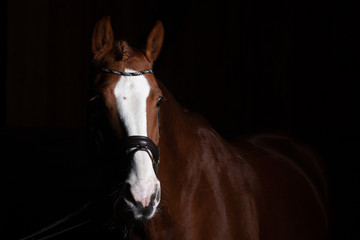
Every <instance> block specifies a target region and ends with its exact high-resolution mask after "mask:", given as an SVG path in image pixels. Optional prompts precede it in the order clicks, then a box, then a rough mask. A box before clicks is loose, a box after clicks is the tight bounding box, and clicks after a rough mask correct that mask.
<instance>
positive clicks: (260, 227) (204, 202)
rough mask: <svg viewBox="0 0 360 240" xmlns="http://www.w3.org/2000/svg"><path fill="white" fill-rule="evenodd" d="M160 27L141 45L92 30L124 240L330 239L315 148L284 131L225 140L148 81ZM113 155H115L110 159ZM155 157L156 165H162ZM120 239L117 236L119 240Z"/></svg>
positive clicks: (104, 138)
mask: <svg viewBox="0 0 360 240" xmlns="http://www.w3.org/2000/svg"><path fill="white" fill-rule="evenodd" d="M164 35H165V31H164V26H163V24H162V22H161V21H157V22H156V23H155V24H154V27H153V28H152V29H151V31H150V33H149V34H148V37H147V39H146V41H145V43H144V44H143V46H140V47H138V46H137V47H135V46H131V45H130V44H129V43H128V42H127V41H125V40H117V39H114V31H113V28H112V25H111V20H110V17H109V16H106V17H103V18H102V19H100V20H99V21H98V22H97V23H96V24H95V27H94V30H93V34H92V40H91V50H92V54H93V59H92V67H93V69H94V74H93V77H92V89H93V94H92V96H91V99H90V102H96V101H99V104H97V105H96V106H98V108H99V109H102V110H101V111H99V112H98V115H100V117H101V119H102V120H101V121H99V122H101V124H98V125H97V126H98V127H94V133H95V134H96V137H97V139H98V142H99V145H101V146H106V147H100V149H102V151H108V152H113V153H116V154H109V155H108V156H111V157H114V158H115V160H114V159H113V160H114V161H115V162H117V164H118V167H114V166H112V167H110V168H111V169H112V170H113V171H114V173H116V174H118V176H117V177H116V179H117V181H120V179H121V183H120V184H119V185H118V188H119V189H118V190H119V191H118V194H117V195H116V198H115V200H114V215H117V216H118V217H119V219H121V221H119V222H121V224H123V226H126V227H124V228H123V229H125V231H123V236H122V237H123V238H124V239H192V240H196V239H248V240H258V239H261V240H268V239H276V240H283V239H284V240H285V239H286V240H288V239H292V240H293V239H307V240H311V239H314V240H315V239H316V240H319V239H327V237H328V235H329V234H328V228H329V227H328V225H329V223H328V214H327V197H326V175H325V170H324V166H323V163H322V162H321V159H320V158H319V157H318V156H317V155H316V154H315V153H314V151H313V150H312V149H311V147H309V146H307V145H306V144H303V143H301V142H300V141H298V140H296V139H295V138H292V137H289V136H287V135H285V134H267V133H264V134H256V135H252V136H248V137H243V138H241V139H239V140H238V141H234V142H229V141H227V140H225V139H224V138H222V137H221V136H220V135H219V134H218V133H217V132H216V131H215V130H214V129H213V128H212V127H211V125H210V124H209V122H208V121H207V120H205V119H204V118H203V117H202V116H201V115H200V114H197V113H193V112H191V111H189V110H187V109H186V108H183V107H182V106H181V105H180V104H179V103H178V102H177V101H176V99H175V97H174V96H173V95H172V94H171V93H170V92H169V90H168V89H167V88H166V87H165V86H164V84H163V83H162V82H160V81H159V80H158V79H156V77H155V76H154V72H153V65H154V62H155V61H156V59H157V58H158V56H159V54H160V50H161V47H162V44H163V41H164ZM115 156H118V157H115ZM160 159H161V161H160ZM119 237H121V236H119Z"/></svg>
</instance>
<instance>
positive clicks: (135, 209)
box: [124, 199, 157, 221]
mask: <svg viewBox="0 0 360 240" xmlns="http://www.w3.org/2000/svg"><path fill="white" fill-rule="evenodd" d="M124 200H125V202H126V204H127V205H128V207H130V209H131V212H132V213H133V214H132V215H133V217H134V220H141V221H147V220H150V219H151V218H153V217H154V215H155V213H156V208H157V206H153V205H149V206H146V207H143V206H142V205H141V204H136V205H137V206H135V205H134V204H133V203H132V202H130V201H128V200H126V199H124Z"/></svg>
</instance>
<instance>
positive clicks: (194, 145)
mask: <svg viewBox="0 0 360 240" xmlns="http://www.w3.org/2000/svg"><path fill="white" fill-rule="evenodd" d="M160 86H161V89H162V91H163V94H164V96H165V98H166V99H167V101H166V102H165V103H164V104H163V105H162V106H161V110H160V122H161V138H160V147H161V153H160V154H161V159H163V161H162V163H161V164H163V162H164V161H171V164H172V166H173V167H175V166H177V167H182V166H183V165H184V164H187V162H188V161H190V160H191V158H193V157H194V156H195V155H196V154H197V152H198V151H196V149H198V148H199V146H198V144H199V142H200V136H199V131H201V130H204V129H207V130H210V131H211V127H210V126H209V124H208V123H207V121H206V120H205V119H203V118H202V117H201V116H200V115H199V114H196V113H191V112H189V111H188V110H186V109H184V108H183V107H182V106H181V105H180V104H178V103H177V101H176V100H175V98H174V97H173V96H172V95H171V94H170V93H169V91H168V90H167V89H166V88H165V87H164V86H162V85H161V84H160ZM167 158H171V160H170V159H167ZM161 164H160V165H161ZM164 164H166V163H164Z"/></svg>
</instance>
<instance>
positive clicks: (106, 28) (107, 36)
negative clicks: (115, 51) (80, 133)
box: [91, 16, 114, 59]
mask: <svg viewBox="0 0 360 240" xmlns="http://www.w3.org/2000/svg"><path fill="white" fill-rule="evenodd" d="M113 42H114V33H113V29H112V27H111V23H110V17H109V16H106V17H103V18H102V19H101V20H99V21H98V22H97V23H96V25H95V27H94V31H93V34H92V43H91V48H92V52H93V54H94V59H100V58H102V57H103V56H104V55H105V54H106V53H108V52H109V51H110V50H111V49H112V48H113Z"/></svg>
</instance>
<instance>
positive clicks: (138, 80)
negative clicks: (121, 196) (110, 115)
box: [114, 69, 160, 214]
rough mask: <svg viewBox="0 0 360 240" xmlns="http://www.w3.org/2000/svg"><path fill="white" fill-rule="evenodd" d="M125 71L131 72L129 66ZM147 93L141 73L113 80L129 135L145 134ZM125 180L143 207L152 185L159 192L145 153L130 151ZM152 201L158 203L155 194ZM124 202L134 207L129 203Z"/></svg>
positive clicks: (150, 192)
mask: <svg viewBox="0 0 360 240" xmlns="http://www.w3.org/2000/svg"><path fill="white" fill-rule="evenodd" d="M125 71H126V72H133V70H131V69H125ZM149 94H150V85H149V83H148V81H147V79H146V78H145V76H144V75H139V76H121V77H120V79H119V81H118V82H117V83H116V86H115V89H114V95H115V97H116V103H117V108H118V112H119V116H120V119H121V120H122V121H123V123H124V126H125V128H126V130H127V132H128V134H129V136H132V135H140V136H147V118H146V117H147V116H146V100H147V98H148V96H149ZM126 182H127V183H129V184H130V191H131V193H132V195H133V197H134V199H135V201H138V202H141V203H142V205H143V206H144V207H146V206H147V205H149V203H150V201H151V197H152V196H153V194H154V193H155V189H156V186H157V187H158V188H157V189H158V191H160V183H159V180H158V179H157V177H156V175H155V172H154V169H153V166H152V161H151V159H150V157H149V155H148V153H146V152H144V151H137V152H136V153H135V154H134V158H133V167H132V169H131V171H130V174H129V176H128V179H127V180H126ZM154 202H155V206H154V207H156V206H157V205H158V204H159V201H157V199H156V197H155V200H154ZM128 204H129V206H130V207H132V208H135V206H134V205H133V204H131V203H129V202H128ZM134 214H136V213H134Z"/></svg>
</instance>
